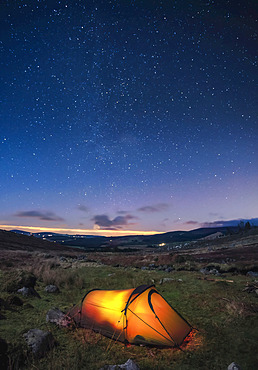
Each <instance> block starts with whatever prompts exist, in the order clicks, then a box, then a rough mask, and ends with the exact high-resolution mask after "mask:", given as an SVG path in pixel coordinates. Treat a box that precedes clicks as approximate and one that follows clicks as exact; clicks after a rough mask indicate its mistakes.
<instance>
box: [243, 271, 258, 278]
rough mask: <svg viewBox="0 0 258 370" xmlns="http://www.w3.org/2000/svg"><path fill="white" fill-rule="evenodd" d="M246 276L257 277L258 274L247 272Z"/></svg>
mask: <svg viewBox="0 0 258 370" xmlns="http://www.w3.org/2000/svg"><path fill="white" fill-rule="evenodd" d="M246 275H247V276H251V277H258V272H255V271H248V272H247V274H246Z"/></svg>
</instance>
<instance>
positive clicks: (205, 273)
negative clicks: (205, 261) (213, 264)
mask: <svg viewBox="0 0 258 370" xmlns="http://www.w3.org/2000/svg"><path fill="white" fill-rule="evenodd" d="M200 272H201V273H202V274H204V275H208V274H209V273H210V271H209V270H207V269H206V268H202V269H200Z"/></svg>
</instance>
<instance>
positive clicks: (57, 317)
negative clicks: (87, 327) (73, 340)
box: [46, 308, 71, 327]
mask: <svg viewBox="0 0 258 370" xmlns="http://www.w3.org/2000/svg"><path fill="white" fill-rule="evenodd" d="M46 322H52V323H54V324H56V325H58V326H63V327H66V326H68V325H70V323H71V320H70V319H69V318H68V317H67V316H66V314H65V313H64V312H62V311H60V310H59V308H51V310H49V311H48V312H47V315H46Z"/></svg>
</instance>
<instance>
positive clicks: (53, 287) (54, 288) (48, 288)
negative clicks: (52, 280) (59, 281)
mask: <svg viewBox="0 0 258 370" xmlns="http://www.w3.org/2000/svg"><path fill="white" fill-rule="evenodd" d="M45 292H47V293H59V289H58V287H57V286H56V285H47V286H46V288H45Z"/></svg>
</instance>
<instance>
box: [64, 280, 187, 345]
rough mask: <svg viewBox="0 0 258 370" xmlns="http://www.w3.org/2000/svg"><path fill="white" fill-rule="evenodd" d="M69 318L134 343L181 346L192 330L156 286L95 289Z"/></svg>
mask: <svg viewBox="0 0 258 370" xmlns="http://www.w3.org/2000/svg"><path fill="white" fill-rule="evenodd" d="M68 315H69V316H70V317H72V318H73V320H74V321H75V323H76V324H77V325H79V326H80V327H83V328H87V329H92V330H94V331H96V332H99V333H101V334H103V335H105V336H107V337H109V338H112V339H115V340H119V341H121V342H124V343H132V344H145V345H156V346H180V345H181V344H182V342H183V341H184V339H185V338H186V336H187V335H188V334H189V333H190V331H191V330H192V326H191V325H190V324H189V323H188V322H187V321H186V320H185V319H183V317H182V316H181V315H180V314H179V313H178V312H176V310H175V309H174V308H172V307H171V306H170V305H169V304H168V303H167V301H166V300H165V299H164V298H163V297H162V296H161V295H160V294H159V293H158V291H157V290H156V288H155V287H154V286H153V285H152V286H147V285H141V286H139V287H138V288H136V289H126V290H98V289H94V290H91V291H89V292H88V293H87V294H86V295H85V296H84V297H83V299H82V301H81V304H80V305H77V306H74V307H73V308H72V309H71V310H70V312H69V313H68Z"/></svg>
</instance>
